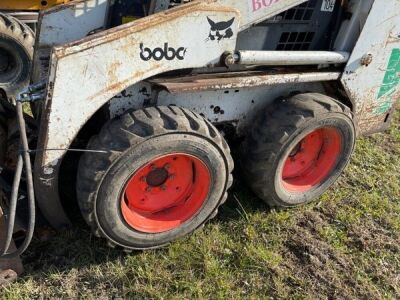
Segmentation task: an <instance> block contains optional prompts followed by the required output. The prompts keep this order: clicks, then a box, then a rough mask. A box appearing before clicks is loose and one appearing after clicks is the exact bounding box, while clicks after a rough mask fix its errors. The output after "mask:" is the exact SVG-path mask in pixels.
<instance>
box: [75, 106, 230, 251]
mask: <svg viewBox="0 0 400 300" xmlns="http://www.w3.org/2000/svg"><path fill="white" fill-rule="evenodd" d="M88 148H89V149H96V150H97V149H100V150H110V151H111V152H110V153H108V154H99V153H86V154H84V155H83V156H82V158H81V161H80V164H79V170H78V178H77V192H78V202H79V205H80V208H81V211H82V214H83V216H84V217H85V219H86V221H87V222H88V224H89V225H90V226H91V228H92V230H93V233H94V234H95V235H96V236H102V237H105V238H107V239H108V240H109V241H110V244H111V245H120V246H122V247H124V248H127V249H148V248H156V247H160V246H163V245H165V244H167V243H169V242H171V241H174V240H176V239H177V238H180V237H182V236H185V235H187V234H189V233H191V232H193V231H194V230H195V229H197V228H199V227H200V226H201V225H203V224H204V223H205V222H206V221H207V220H208V219H210V218H212V217H214V216H215V215H216V214H217V211H218V207H219V206H220V205H221V204H223V203H224V202H225V201H226V199H227V189H228V188H229V187H230V186H231V185H232V175H231V173H232V169H233V160H232V158H231V155H230V150H229V147H228V145H227V143H226V142H225V141H224V138H223V137H222V136H221V135H220V133H219V132H218V131H217V129H216V128H215V127H214V126H213V125H212V124H210V123H209V122H208V121H207V120H205V119H204V118H203V117H201V116H199V115H198V114H196V113H193V112H191V111H189V110H187V109H184V108H179V107H176V106H172V107H152V108H146V109H142V110H138V111H135V112H132V113H126V114H124V115H123V116H122V117H121V118H118V119H115V120H112V121H110V122H109V123H107V124H106V125H104V127H103V129H102V130H101V132H100V133H99V135H97V136H95V137H93V138H92V139H91V140H90V142H89V145H88Z"/></svg>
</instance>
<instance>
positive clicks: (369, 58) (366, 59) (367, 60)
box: [361, 53, 373, 67]
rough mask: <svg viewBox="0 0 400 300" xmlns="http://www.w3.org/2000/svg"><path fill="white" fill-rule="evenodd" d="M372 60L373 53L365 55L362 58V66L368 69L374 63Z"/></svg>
mask: <svg viewBox="0 0 400 300" xmlns="http://www.w3.org/2000/svg"><path fill="white" fill-rule="evenodd" d="M372 58H373V57H372V54H371V53H367V54H364V56H363V57H361V65H362V66H366V67H368V65H370V64H371V62H372Z"/></svg>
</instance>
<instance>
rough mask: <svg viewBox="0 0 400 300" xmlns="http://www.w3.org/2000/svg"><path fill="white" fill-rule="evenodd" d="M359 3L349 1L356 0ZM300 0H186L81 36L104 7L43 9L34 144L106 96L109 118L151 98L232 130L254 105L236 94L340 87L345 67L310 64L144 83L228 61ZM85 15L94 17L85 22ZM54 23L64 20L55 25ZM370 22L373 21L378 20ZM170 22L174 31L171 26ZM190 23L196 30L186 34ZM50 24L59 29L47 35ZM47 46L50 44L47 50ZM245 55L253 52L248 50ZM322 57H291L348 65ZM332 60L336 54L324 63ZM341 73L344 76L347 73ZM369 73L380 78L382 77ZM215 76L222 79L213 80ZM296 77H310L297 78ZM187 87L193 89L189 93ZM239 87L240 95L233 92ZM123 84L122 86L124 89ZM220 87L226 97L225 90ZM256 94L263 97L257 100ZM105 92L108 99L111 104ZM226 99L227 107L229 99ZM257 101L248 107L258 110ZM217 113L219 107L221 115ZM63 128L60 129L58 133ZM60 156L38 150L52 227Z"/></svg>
mask: <svg viewBox="0 0 400 300" xmlns="http://www.w3.org/2000/svg"><path fill="white" fill-rule="evenodd" d="M103 1H105V0H103ZM358 1H359V0H354V2H358ZM303 2H305V1H299V0H297V1H295V0H280V1H259V0H248V1H234V0H216V1H211V0H207V1H193V2H191V3H188V4H185V5H181V6H179V7H177V8H174V9H171V10H169V11H168V12H160V13H158V14H156V15H152V16H149V17H146V18H143V19H140V20H138V21H135V22H132V23H129V24H125V25H122V26H119V27H116V28H113V29H110V30H106V31H101V30H100V32H99V33H95V34H93V35H91V36H88V37H85V36H86V35H88V34H90V33H92V32H95V31H96V29H98V27H97V28H96V26H99V25H101V24H104V23H105V21H104V18H103V17H104V15H105V14H106V12H107V9H106V8H105V6H101V7H98V6H95V7H93V8H92V10H94V11H96V10H99V11H101V17H98V16H95V14H94V11H91V13H92V16H94V17H93V18H89V19H86V16H85V14H86V12H85V11H84V10H83V13H82V16H81V17H79V16H77V15H76V13H77V9H78V6H79V5H87V4H88V3H93V2H92V1H80V2H77V3H71V4H68V5H64V6H61V7H57V8H56V9H53V10H52V11H50V12H46V13H44V14H43V15H42V16H41V19H40V31H41V32H40V34H39V39H38V44H37V47H38V48H37V50H36V56H35V57H36V63H35V66H36V72H35V74H36V75H35V77H34V78H35V79H39V78H40V77H45V78H48V95H47V100H46V104H45V107H44V110H43V116H42V122H41V133H40V140H39V147H40V148H44V149H47V148H53V149H65V148H68V147H69V146H70V144H71V142H72V141H73V139H74V138H75V137H76V135H77V134H78V132H79V130H80V129H81V127H82V126H83V125H84V124H85V123H86V122H87V121H88V120H89V119H90V118H91V117H92V116H93V114H94V113H95V112H96V111H97V110H98V109H99V108H101V107H102V106H103V105H104V104H106V103H110V106H109V107H110V113H111V116H114V115H118V114H120V113H121V112H122V111H124V110H125V109H127V108H132V107H133V108H134V107H136V106H138V107H142V106H145V105H149V104H154V103H159V104H180V105H183V106H185V107H189V108H192V109H194V110H198V111H199V112H204V113H205V114H207V116H208V117H209V118H210V119H211V120H212V121H214V122H217V123H218V122H225V121H236V122H237V123H238V124H240V125H239V126H238V128H245V127H246V122H245V121H243V120H244V119H246V117H247V119H248V120H250V119H251V118H250V117H251V113H253V112H254V111H256V109H253V110H251V109H250V107H251V106H252V104H251V103H249V102H246V101H243V100H241V99H243V97H244V98H245V99H247V100H248V99H250V98H252V96H254V97H256V96H257V97H256V99H257V101H254V102H255V103H256V102H257V105H261V106H262V105H266V104H268V103H270V101H272V100H271V99H270V98H268V99H267V100H265V98H267V97H265V95H266V94H270V95H277V94H275V91H279V93H280V94H281V95H282V93H284V91H285V90H286V91H288V90H291V89H290V88H289V87H290V86H292V84H293V86H296V89H297V90H299V89H300V90H301V87H310V86H311V85H312V84H311V83H310V82H313V81H316V80H318V81H319V83H315V84H314V85H313V89H317V90H318V89H319V90H323V88H322V81H324V80H327V81H330V80H336V83H337V84H339V81H338V80H339V76H340V74H342V73H341V72H340V71H337V70H333V71H332V72H331V71H326V72H323V71H322V70H318V69H317V68H314V69H311V70H308V71H305V72H303V73H302V72H301V71H297V73H296V72H292V73H291V72H290V71H288V70H286V72H284V73H282V74H278V75H276V74H275V75H274V74H263V75H260V74H258V75H256V74H255V73H253V74H250V75H249V74H247V75H245V76H242V77H240V76H239V77H240V78H236V80H233V81H234V84H233V85H231V86H230V85H229V84H230V83H228V82H227V81H225V82H224V80H223V79H224V77H223V76H222V75H220V76H218V75H215V74H214V75H210V76H209V77H208V78H206V79H205V78H201V80H200V81H199V80H198V79H199V78H196V77H194V78H192V80H190V79H187V78H186V81H184V80H183V78H181V81H179V79H178V80H175V81H174V80H171V79H165V80H164V81H162V80H161V81H158V82H157V81H154V80H150V81H148V82H146V83H144V81H146V80H147V79H149V78H151V77H152V76H155V75H159V74H162V73H165V72H168V71H173V70H182V69H198V68H208V69H213V68H214V67H217V66H221V58H224V57H225V58H226V53H234V51H235V48H236V42H237V35H238V33H239V32H240V31H243V30H245V29H247V28H249V27H250V26H251V25H253V24H255V23H258V22H261V21H263V20H265V19H268V18H270V17H272V16H274V15H276V14H279V13H280V12H282V11H284V10H287V9H289V8H291V7H293V6H295V5H297V4H300V3H303ZM377 3H378V4H377ZM387 3H389V5H388V4H387ZM398 3H399V2H398V1H397V2H396V0H390V1H384V0H376V1H375V5H374V8H376V11H378V9H379V8H380V7H381V6H382V5H383V6H384V5H388V6H389V7H390V6H391V8H392V9H393V8H395V9H397V5H398ZM267 4H268V5H267ZM103 5H104V2H103ZM374 8H373V10H374ZM398 11H399V10H398V9H397V10H392V11H391V12H387V14H388V15H389V16H392V18H391V19H390V18H389V19H387V20H386V21H383V22H382V24H385V25H384V26H383V27H381V30H385V31H383V32H391V30H390V28H388V27H386V26H387V23H388V24H389V23H391V22H396V21H397V24H400V22H398V13H397V12H398ZM374 16H375V14H374V13H372V14H370V16H369V17H368V19H367V25H368V22H372V21H370V19H373V18H374ZM353 17H354V18H361V17H362V14H354V15H353ZM66 20H69V21H68V23H69V24H77V25H76V26H73V27H72V28H68V30H66V28H65V26H64V25H63V24H64V23H63V22H66ZM85 20H91V21H90V22H86V21H85ZM210 20H211V21H210ZM92 21H93V22H92ZM357 21H358V22H359V23H358V24H362V22H361V21H360V20H359V19H358V20H355V21H354V22H353V23H352V24H357ZM57 24H61V25H62V26H54V25H57ZM227 24H228V25H227ZM371 24H374V25H377V26H378V25H379V24H377V23H376V22H375V23H374V22H372V23H371ZM367 25H366V28H367V29H368V30H367V29H364V31H363V34H365V35H368V34H370V33H371V28H370V27H369V26H367ZM392 25H393V24H392ZM54 28H55V29H54ZM177 28H179V30H176V29H177ZM215 28H220V29H219V30H221V32H222V33H220V32H218V34H216V33H215V31H218V30H217V29H215ZM194 29H195V30H196V34H193V30H194ZM352 29H354V27H353V26H349V24H346V27H344V29H342V33H341V34H340V35H339V38H341V39H342V44H343V45H345V46H346V47H348V46H349V45H350V44H351V43H352V41H351V40H349V39H348V38H346V34H345V31H346V30H352ZM54 30H56V33H57V34H54ZM364 32H365V33H364ZM380 36H383V35H382V34H381V35H380ZM347 37H348V36H347ZM81 38H82V39H81ZM362 38H364V39H365V36H364V37H363V35H362ZM362 38H360V40H359V42H358V43H357V45H356V48H355V51H356V49H357V46H360V45H362V44H363V41H362ZM79 39H80V40H79ZM388 40H389V39H387V40H386V41H388ZM64 41H66V42H69V41H71V43H69V44H68V43H67V44H65V43H63V42H64ZM396 43H397V42H394V45H397V44H396ZM386 45H387V44H386ZM360 47H361V46H360ZM390 47H391V46H390ZM390 47H388V48H390ZM50 49H52V52H51V54H50ZM339 50H340V49H339ZM46 51H47V52H46ZM385 51H388V50H385ZM43 53H46V55H47V56H50V55H51V60H50V68H49V69H50V70H49V73H48V72H47V69H46V66H44V65H43V64H40V63H39V59H38V58H40V57H43ZM382 53H383V52H382ZM244 54H246V52H244ZM247 54H252V55H253V54H254V52H253V53H247ZM256 54H257V56H258V55H260V56H258V57H257V59H256V60H255V59H254V55H253V56H252V55H250V56H249V59H248V60H245V62H247V63H251V64H262V63H268V64H274V63H275V64H276V63H278V64H279V60H276V59H275V58H274V57H271V55H268V56H267V55H266V53H256ZM269 54H271V53H269ZM277 54H278V53H276V55H277ZM299 54H301V53H299ZM299 54H296V55H299ZM325 54H327V55H328V57H322V56H318V53H314V54H312V53H310V54H303V55H305V56H303V57H301V58H300V59H299V57H295V58H294V59H291V61H292V62H293V63H296V64H298V63H299V62H301V61H303V60H304V58H305V59H306V61H307V62H308V63H311V62H312V63H315V64H320V63H321V64H329V63H345V62H346V61H347V60H348V55H346V54H344V53H332V52H329V53H325ZM279 55H280V54H279ZM313 56H314V57H313ZM252 57H253V58H252ZM310 57H313V60H310V59H309V58H310ZM333 57H334V59H333V60H331V58H333ZM324 58H325V59H326V60H324ZM357 59H358V60H359V61H360V60H361V56H360V54H359V53H356V52H353V54H352V55H351V58H350V60H349V62H348V64H347V67H346V70H349V74H351V72H352V69H351V68H352V67H354V66H355V61H357ZM299 60H300V61H299ZM242 62H243V61H242ZM228 63H229V61H228ZM302 63H303V62H302ZM381 63H382V61H381ZM286 65H287V63H286ZM381 66H382V65H381ZM232 70H234V68H232ZM242 70H243V69H242ZM346 72H347V71H346ZM346 72H345V75H349V74H347V73H346ZM251 75H253V76H251ZM213 76H214V77H213ZM376 76H378V77H379V76H382V77H383V74H379V75H376ZM231 79H232V78H231ZM196 80H197V81H196ZM219 81H220V83H218V82H219ZM378 81H381V79H380V80H378ZM299 82H305V83H307V84H299ZM342 82H343V84H344V86H345V87H346V89H347V90H346V91H347V93H348V95H349V98H350V100H352V101H353V104H354V109H355V111H356V113H357V115H356V117H357V118H358V119H359V120H362V118H363V117H364V115H365V111H363V110H358V109H359V105H360V104H361V103H362V101H363V100H361V98H359V99H357V98H356V97H355V96H356V94H354V86H351V82H350V80H349V81H347V80H346V76H343V78H342ZM177 84H178V85H179V84H180V86H181V88H179V87H178V88H177ZM235 84H236V85H235ZM279 84H282V85H279ZM141 85H144V86H146V85H147V86H150V88H149V92H150V93H151V95H152V96H154V97H152V96H150V97H149V95H143V94H142V95H141V93H142V92H141V91H142V89H141V88H139V86H141ZM174 85H175V86H174ZM157 86H158V87H160V88H164V89H166V90H169V91H172V90H173V89H175V91H177V90H180V92H179V93H178V94H171V93H169V92H167V91H165V90H161V91H160V90H157V89H153V87H157ZM182 86H185V88H182ZM255 86H257V87H255ZM172 87H173V88H172ZM299 87H300V88H299ZM189 88H190V89H192V90H191V91H189V90H188V89H189ZM185 89H186V90H185ZM237 89H238V90H239V92H236V90H237ZM121 91H123V92H122V93H121ZM226 92H228V93H226ZM227 94H230V97H228V96H227ZM232 94H233V95H234V97H233V98H232ZM127 95H128V96H127ZM211 95H213V96H212V97H214V98H215V97H216V98H217V99H218V101H219V104H221V105H222V106H224V107H223V109H221V106H220V105H218V106H219V110H214V108H216V103H211V102H209V99H208V98H212V97H211ZM239 95H240V96H241V97H242V98H240V97H239ZM360 95H361V94H360ZM263 96H264V100H262V99H263V98H262V97H263ZM364 96H365V95H364ZM207 97H208V98H207ZM149 98H150V99H149ZM110 99H112V100H111V101H110ZM138 99H140V100H138ZM233 99H234V100H233ZM149 101H150V102H149ZM233 103H234V105H232V104H233ZM257 105H255V106H254V107H257V108H259V107H261V106H257ZM211 106H213V108H211ZM221 110H223V111H224V113H223V114H222V113H221ZM235 110H236V112H235ZM66 111H67V112H68V113H66ZM215 111H217V113H215ZM360 112H361V114H360ZM238 116H239V117H238ZM60 128H62V129H63V130H62V131H60ZM64 155H65V151H45V152H43V153H42V154H41V155H38V156H37V159H36V163H35V167H36V172H35V174H36V178H35V180H36V190H37V193H38V195H39V197H38V202H39V205H40V207H41V210H42V211H43V213H44V215H45V216H46V217H47V218H48V219H49V220H50V222H51V223H52V225H53V226H55V227H62V226H63V225H65V224H67V223H68V219H67V218H66V217H65V215H64V214H63V210H62V206H61V204H60V203H59V198H58V197H59V196H58V173H59V170H60V164H61V161H62V158H63V156H64Z"/></svg>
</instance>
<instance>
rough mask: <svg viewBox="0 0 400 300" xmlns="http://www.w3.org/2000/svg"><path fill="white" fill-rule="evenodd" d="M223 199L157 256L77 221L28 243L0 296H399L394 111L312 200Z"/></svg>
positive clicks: (399, 196) (241, 194)
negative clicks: (115, 245) (287, 206)
mask: <svg viewBox="0 0 400 300" xmlns="http://www.w3.org/2000/svg"><path fill="white" fill-rule="evenodd" d="M236 177H237V178H238V177H239V176H238V175H236ZM230 194H231V196H230V199H229V200H228V203H227V204H226V205H224V206H223V207H222V209H221V212H220V214H219V216H218V217H217V218H216V219H215V220H213V221H212V222H211V223H209V224H208V225H207V226H206V227H205V229H204V230H202V231H199V232H196V233H195V234H194V235H192V236H190V237H187V238H185V239H182V240H179V241H177V242H175V243H173V244H171V245H170V246H169V247H167V248H164V249H160V250H154V251H146V252H135V253H132V254H124V253H121V252H120V251H119V250H117V249H109V248H108V247H107V246H106V244H105V242H104V241H102V240H98V239H96V238H94V237H92V236H91V235H90V233H89V232H88V230H87V228H86V227H85V226H84V225H83V224H79V226H77V228H75V229H74V230H72V231H68V232H64V233H62V234H59V235H57V236H55V237H54V238H53V239H51V240H50V241H48V242H40V241H38V240H36V241H35V242H34V244H33V245H32V247H31V248H30V250H29V252H28V253H27V254H26V255H25V256H24V262H25V267H26V272H25V274H24V276H22V277H21V278H20V279H19V281H18V282H16V283H15V284H13V285H11V286H9V287H6V288H3V289H2V290H1V291H0V298H5V299H32V298H39V299H40V298H83V299H107V298H135V299H147V298H153V299H178V298H179V299H180V298H211V299H222V298H224V299H225V298H229V299H237V298H250V299H252V298H264V299H274V298H282V299H286V298H291V299H320V298H322V299H336V298H341V299H356V298H364V299H395V298H399V297H400V112H398V113H397V115H396V118H395V120H394V124H393V126H392V128H391V129H390V131H389V132H387V133H384V134H376V135H374V136H371V137H366V138H362V139H360V140H359V141H358V142H357V150H356V153H355V155H354V156H353V159H352V161H351V164H350V165H349V167H348V168H347V170H346V172H345V174H344V176H342V177H341V179H340V180H339V181H338V182H337V183H336V184H335V185H334V186H333V187H332V188H331V189H330V190H329V191H328V192H327V193H326V194H324V195H323V196H322V197H321V198H320V199H319V200H318V201H316V202H314V203H313V204H310V205H307V206H303V207H300V208H296V209H291V210H282V211H274V210H272V211H271V210H269V209H268V208H267V207H266V206H265V205H264V204H263V203H261V201H260V200H258V199H257V198H256V197H255V196H254V195H253V194H252V193H251V192H250V191H249V190H247V188H246V187H245V186H244V185H243V184H241V183H240V179H238V180H237V181H236V183H235V185H234V187H233V189H232V191H231V193H230ZM78 227H79V228H78Z"/></svg>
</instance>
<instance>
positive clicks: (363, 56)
mask: <svg viewBox="0 0 400 300" xmlns="http://www.w3.org/2000/svg"><path fill="white" fill-rule="evenodd" d="M397 52H398V53H399V54H396V53H397ZM368 56H369V57H370V59H369V60H370V61H369V60H368ZM399 82H400V1H398V0H375V2H374V4H373V6H372V9H371V11H370V14H369V16H368V19H367V21H366V23H365V26H364V29H363V31H362V32H361V35H360V37H359V39H358V41H357V43H356V46H355V47H354V50H353V52H352V55H351V57H350V60H349V62H348V64H347V66H346V69H345V71H344V73H343V77H342V83H343V86H344V87H345V89H346V91H347V93H348V95H349V97H350V98H351V99H352V101H354V103H355V107H356V115H359V116H361V118H359V124H358V125H359V127H360V129H361V130H362V131H368V130H369V128H371V127H372V128H373V127H375V126H377V124H379V123H382V122H383V120H384V119H385V118H386V115H387V113H388V112H389V111H390V109H391V108H392V106H393V102H394V101H395V100H396V99H398V98H399V96H400V94H399V91H400V90H399ZM385 86H386V87H388V90H387V91H384V90H382V89H385Z"/></svg>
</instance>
